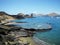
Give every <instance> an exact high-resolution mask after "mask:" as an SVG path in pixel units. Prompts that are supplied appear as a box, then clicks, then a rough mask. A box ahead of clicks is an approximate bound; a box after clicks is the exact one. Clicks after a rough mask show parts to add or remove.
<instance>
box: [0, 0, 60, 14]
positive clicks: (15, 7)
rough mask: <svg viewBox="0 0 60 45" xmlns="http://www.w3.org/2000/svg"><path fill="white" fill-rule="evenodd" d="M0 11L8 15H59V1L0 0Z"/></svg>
mask: <svg viewBox="0 0 60 45" xmlns="http://www.w3.org/2000/svg"><path fill="white" fill-rule="evenodd" d="M0 11H5V12H7V13H9V14H18V13H24V14H30V13H37V14H48V13H52V12H55V13H58V14H60V0H0Z"/></svg>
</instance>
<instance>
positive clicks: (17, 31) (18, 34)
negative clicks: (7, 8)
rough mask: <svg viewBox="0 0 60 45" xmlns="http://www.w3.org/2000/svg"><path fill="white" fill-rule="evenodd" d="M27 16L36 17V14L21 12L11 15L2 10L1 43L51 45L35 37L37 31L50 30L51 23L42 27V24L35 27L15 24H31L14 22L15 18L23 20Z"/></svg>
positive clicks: (0, 20) (7, 44)
mask: <svg viewBox="0 0 60 45" xmlns="http://www.w3.org/2000/svg"><path fill="white" fill-rule="evenodd" d="M25 18H34V16H33V14H31V15H28V14H22V13H19V14H17V15H10V14H7V13H5V12H0V45H51V44H49V43H47V42H44V41H42V40H40V39H38V38H36V37H34V34H35V33H36V32H46V31H50V30H51V29H52V27H51V25H50V24H48V23H46V25H48V26H47V28H41V27H40V26H41V25H39V26H35V27H34V26H32V27H28V26H27V25H26V26H27V27H25V26H17V25H15V24H21V25H22V23H27V24H29V23H28V22H13V20H17V19H18V20H22V19H25ZM31 25H32V24H31ZM29 26H30V25H29ZM43 26H45V25H43Z"/></svg>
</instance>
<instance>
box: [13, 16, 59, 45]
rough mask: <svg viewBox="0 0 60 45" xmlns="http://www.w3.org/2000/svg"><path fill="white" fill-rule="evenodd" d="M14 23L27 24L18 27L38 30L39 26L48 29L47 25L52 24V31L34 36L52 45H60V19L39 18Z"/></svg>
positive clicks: (37, 33)
mask: <svg viewBox="0 0 60 45" xmlns="http://www.w3.org/2000/svg"><path fill="white" fill-rule="evenodd" d="M14 21H15V22H27V23H22V24H21V23H20V24H17V25H18V26H22V27H27V28H30V27H34V28H38V25H44V26H43V27H47V26H46V25H45V24H46V23H47V24H50V25H51V26H52V30H50V31H46V32H36V34H35V35H34V36H35V37H37V38H39V39H41V40H43V41H45V42H48V43H51V44H52V45H60V17H43V16H37V17H35V18H26V19H20V20H14Z"/></svg>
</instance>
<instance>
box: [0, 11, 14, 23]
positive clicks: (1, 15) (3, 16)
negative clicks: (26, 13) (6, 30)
mask: <svg viewBox="0 0 60 45" xmlns="http://www.w3.org/2000/svg"><path fill="white" fill-rule="evenodd" d="M14 19H15V18H14V17H12V16H9V14H7V13H5V12H2V11H1V12H0V23H4V22H7V21H9V20H14Z"/></svg>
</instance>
